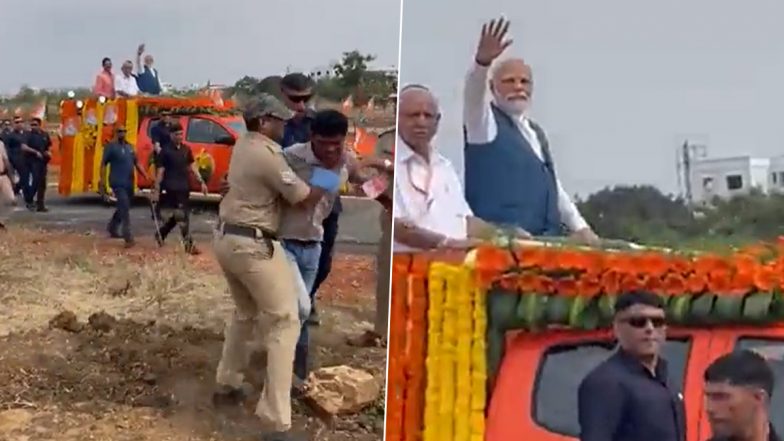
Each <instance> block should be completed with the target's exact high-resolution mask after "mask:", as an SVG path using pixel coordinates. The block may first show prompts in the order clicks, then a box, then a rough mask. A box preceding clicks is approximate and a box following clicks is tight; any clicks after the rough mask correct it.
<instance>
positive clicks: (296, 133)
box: [280, 110, 314, 149]
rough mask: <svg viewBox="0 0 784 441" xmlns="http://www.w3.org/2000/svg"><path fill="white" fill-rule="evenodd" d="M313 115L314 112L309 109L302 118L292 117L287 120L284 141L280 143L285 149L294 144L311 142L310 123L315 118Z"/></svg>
mask: <svg viewBox="0 0 784 441" xmlns="http://www.w3.org/2000/svg"><path fill="white" fill-rule="evenodd" d="M313 116H314V112H313V111H311V110H308V111H306V112H305V115H303V116H302V117H301V118H292V119H290V120H288V121H286V127H285V129H284V131H283V141H282V142H281V143H280V146H281V147H282V148H284V149H285V148H287V147H291V146H292V145H294V144H302V143H303V142H310V123H311V121H312V120H313Z"/></svg>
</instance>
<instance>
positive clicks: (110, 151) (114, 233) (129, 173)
mask: <svg viewBox="0 0 784 441" xmlns="http://www.w3.org/2000/svg"><path fill="white" fill-rule="evenodd" d="M126 133H127V132H126V129H125V127H122V126H120V127H118V128H117V130H116V131H115V140H114V142H112V143H110V144H109V145H107V146H106V148H105V149H104V151H103V160H102V161H101V182H99V183H98V187H99V188H100V189H101V190H102V191H103V189H105V188H106V187H105V185H104V184H105V183H104V182H103V177H104V176H106V166H107V165H108V166H109V186H110V187H111V188H112V193H114V197H115V198H116V199H117V203H116V204H117V205H116V209H115V211H114V214H113V215H112V219H111V220H110V221H109V225H108V226H107V227H106V229H107V231H108V232H109V236H110V237H113V238H123V239H125V246H126V248H130V247H132V246H133V245H134V240H133V235H132V234H131V198H132V197H133V170H134V169H136V171H138V172H139V174H140V175H141V176H142V177H144V179H148V177H147V173H146V172H145V171H144V167H142V166H141V165H139V160H138V158H137V157H136V153H135V152H134V151H133V146H132V145H131V144H129V143H128V141H127V140H126V138H125V135H126ZM120 228H122V232H120V231H118V229H120Z"/></svg>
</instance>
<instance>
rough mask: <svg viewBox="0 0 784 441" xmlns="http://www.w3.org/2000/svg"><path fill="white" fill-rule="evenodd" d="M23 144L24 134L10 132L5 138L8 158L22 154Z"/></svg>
mask: <svg viewBox="0 0 784 441" xmlns="http://www.w3.org/2000/svg"><path fill="white" fill-rule="evenodd" d="M24 142H25V133H24V132H21V131H16V130H12V131H10V132H8V135H7V136H6V146H5V147H6V149H8V156H14V157H16V156H19V155H21V154H22V144H24Z"/></svg>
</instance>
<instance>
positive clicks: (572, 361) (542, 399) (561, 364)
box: [532, 340, 691, 437]
mask: <svg viewBox="0 0 784 441" xmlns="http://www.w3.org/2000/svg"><path fill="white" fill-rule="evenodd" d="M690 349H691V341H690V340H668V341H667V343H666V344H665V345H664V348H663V356H664V358H665V359H666V360H667V362H668V363H669V368H670V381H671V383H672V385H673V386H674V387H676V388H677V390H678V391H679V392H682V391H683V385H684V382H685V378H686V362H687V361H688V357H689V351H690ZM614 351H615V343H614V342H611V341H591V342H581V343H578V344H569V345H558V346H553V347H551V348H550V349H549V350H548V351H547V352H546V353H545V355H544V357H543V358H542V361H541V363H540V365H539V371H538V372H537V378H536V386H535V388H534V397H533V406H532V407H533V418H534V421H536V423H537V424H539V425H540V426H542V427H544V428H546V429H547V430H549V431H551V432H555V433H559V434H562V435H567V436H572V437H579V435H580V424H579V422H578V420H577V390H578V389H579V387H580V383H581V382H582V381H583V378H585V377H586V376H587V375H588V374H589V373H590V372H591V371H592V370H593V369H594V368H596V367H597V366H598V365H599V364H600V363H601V362H603V361H604V360H606V359H607V358H608V357H610V356H611V355H612V354H613V353H614ZM597 399H601V397H597Z"/></svg>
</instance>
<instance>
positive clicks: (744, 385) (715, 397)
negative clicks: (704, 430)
mask: <svg viewBox="0 0 784 441" xmlns="http://www.w3.org/2000/svg"><path fill="white" fill-rule="evenodd" d="M703 377H704V380H705V411H706V413H707V414H708V421H710V425H711V429H712V431H713V438H711V439H710V440H709V441H781V438H780V437H779V436H778V434H776V430H775V429H774V428H773V425H772V424H771V422H770V419H771V416H772V415H771V411H772V410H773V409H772V408H771V397H772V396H773V388H774V387H775V376H774V375H773V370H772V369H771V367H770V365H769V364H768V362H767V361H766V360H765V359H764V358H762V356H760V355H759V354H757V353H755V352H752V351H738V352H733V353H730V354H726V355H723V356H721V357H719V358H718V359H716V361H714V362H713V363H711V365H710V366H708V368H707V369H706V370H705V374H704V376H703ZM776 411H777V412H778V411H779V409H777V410H776Z"/></svg>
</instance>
